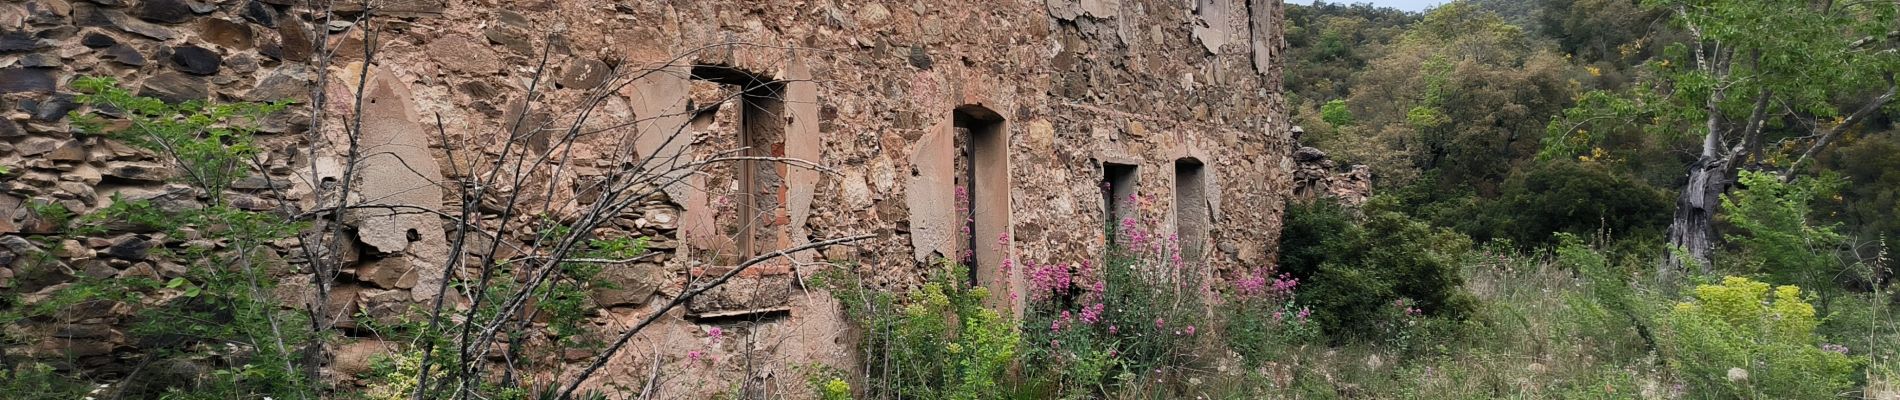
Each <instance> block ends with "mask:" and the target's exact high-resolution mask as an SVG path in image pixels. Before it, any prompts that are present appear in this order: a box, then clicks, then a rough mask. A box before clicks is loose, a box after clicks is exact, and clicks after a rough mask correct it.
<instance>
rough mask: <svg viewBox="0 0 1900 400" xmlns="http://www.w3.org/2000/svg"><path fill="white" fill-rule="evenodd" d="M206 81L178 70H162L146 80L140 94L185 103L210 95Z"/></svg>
mask: <svg viewBox="0 0 1900 400" xmlns="http://www.w3.org/2000/svg"><path fill="white" fill-rule="evenodd" d="M208 90H209V89H207V87H206V84H205V81H204V80H202V79H199V78H197V77H193V76H190V75H185V74H181V73H177V72H161V73H159V74H158V75H154V76H152V77H151V78H147V79H146V80H145V85H144V86H141V87H140V89H139V95H140V96H149V97H155V98H158V99H159V100H164V101H165V102H166V103H174V104H175V103H183V102H186V101H191V100H204V99H205V97H206V96H208V95H210V92H209V91H208Z"/></svg>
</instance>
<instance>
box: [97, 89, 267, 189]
mask: <svg viewBox="0 0 1900 400" xmlns="http://www.w3.org/2000/svg"><path fill="white" fill-rule="evenodd" d="M72 85H73V88H74V89H78V90H79V91H80V92H81V93H82V94H81V95H80V96H79V99H78V100H79V102H81V103H85V104H88V105H92V106H94V107H98V108H101V109H106V110H113V111H114V112H115V113H116V114H118V116H119V117H122V118H124V119H126V120H127V121H128V122H130V123H131V127H130V128H129V129H125V130H120V131H107V130H106V126H107V125H106V123H105V120H104V119H103V118H101V117H99V116H97V115H92V114H85V113H80V112H77V111H75V112H74V113H73V115H72V120H73V126H74V127H76V128H78V129H79V130H80V131H82V132H85V133H86V134H89V135H103V136H106V137H110V138H113V139H119V140H123V141H126V142H127V143H130V144H132V145H135V146H139V147H144V148H148V149H154V150H159V151H162V152H164V153H167V154H169V155H170V156H171V157H172V158H173V159H174V161H175V163H176V164H177V166H178V167H179V169H181V170H183V173H184V177H185V179H186V180H187V181H188V182H189V183H190V184H192V186H194V187H197V188H200V189H203V190H205V191H207V192H211V193H219V192H223V191H224V189H226V188H229V187H230V186H231V183H232V182H235V181H237V180H238V179H240V178H243V177H244V176H245V175H248V174H249V172H250V168H249V165H250V164H251V163H252V162H254V161H255V160H254V157H256V156H257V155H258V153H259V152H260V151H261V149H260V148H258V147H257V145H256V142H255V140H254V139H253V135H254V134H255V133H256V132H257V126H258V123H259V122H260V121H262V120H263V119H264V117H266V116H269V115H270V114H272V113H275V112H278V111H281V110H283V109H284V108H285V107H288V106H289V104H290V103H289V102H276V103H229V104H206V103H204V102H199V101H190V102H185V103H180V104H167V103H165V102H164V101H160V100H158V99H154V98H150V97H138V96H134V95H133V94H132V92H131V91H130V90H127V89H125V88H121V87H119V85H118V81H117V80H114V79H112V78H108V77H84V78H79V79H75V80H73V83H72Z"/></svg>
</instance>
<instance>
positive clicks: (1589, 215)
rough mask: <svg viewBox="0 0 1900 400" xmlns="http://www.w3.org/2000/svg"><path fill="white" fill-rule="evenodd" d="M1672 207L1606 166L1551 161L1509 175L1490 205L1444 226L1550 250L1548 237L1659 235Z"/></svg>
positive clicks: (1647, 188) (1659, 195)
mask: <svg viewBox="0 0 1900 400" xmlns="http://www.w3.org/2000/svg"><path fill="white" fill-rule="evenodd" d="M1673 205H1674V203H1673V199H1672V198H1671V197H1670V196H1669V194H1668V193H1667V192H1665V191H1663V190H1659V189H1656V188H1654V187H1651V186H1649V185H1647V184H1644V183H1643V182H1641V181H1639V180H1636V179H1633V178H1630V177H1627V176H1624V175H1623V174H1620V173H1617V172H1615V171H1612V170H1611V169H1610V168H1609V167H1608V166H1606V165H1603V164H1600V163H1591V162H1579V161H1572V160H1551V161H1543V162H1538V163H1535V164H1534V165H1532V166H1530V167H1529V168H1526V169H1523V170H1519V171H1517V172H1516V173H1513V174H1512V176H1511V178H1510V179H1509V180H1508V181H1506V182H1505V184H1504V188H1503V190H1502V193H1499V195H1498V197H1497V198H1496V199H1495V200H1491V201H1482V202H1479V204H1477V207H1475V208H1474V209H1472V210H1470V211H1471V212H1469V213H1468V214H1467V215H1464V216H1463V217H1464V218H1458V219H1457V222H1456V223H1454V224H1447V226H1454V227H1457V228H1459V230H1460V231H1463V232H1466V233H1468V234H1471V235H1473V236H1474V237H1475V238H1478V239H1481V240H1482V239H1492V238H1499V239H1510V240H1511V241H1513V242H1515V243H1517V244H1520V245H1543V244H1551V243H1552V237H1551V234H1553V233H1569V234H1574V235H1583V236H1590V235H1594V234H1597V233H1604V232H1607V233H1611V234H1615V235H1617V236H1619V237H1630V236H1644V235H1660V234H1661V233H1662V229H1663V228H1664V227H1666V226H1668V225H1669V210H1671V209H1672V208H1671V207H1672V206H1673ZM1447 222H1451V221H1447ZM1473 223H1483V224H1485V226H1472V224H1473Z"/></svg>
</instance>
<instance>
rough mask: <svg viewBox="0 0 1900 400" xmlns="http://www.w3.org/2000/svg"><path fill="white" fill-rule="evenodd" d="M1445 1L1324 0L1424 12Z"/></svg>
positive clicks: (1297, 0) (1296, 1)
mask: <svg viewBox="0 0 1900 400" xmlns="http://www.w3.org/2000/svg"><path fill="white" fill-rule="evenodd" d="M1446 1H1447V0H1326V2H1327V3H1347V4H1353V3H1372V4H1373V5H1376V6H1381V7H1392V8H1397V9H1400V10H1405V11H1424V10H1425V9H1426V8H1431V7H1432V6H1436V5H1439V4H1445V2H1446ZM1287 2H1288V3H1294V4H1313V0H1288V1H1287Z"/></svg>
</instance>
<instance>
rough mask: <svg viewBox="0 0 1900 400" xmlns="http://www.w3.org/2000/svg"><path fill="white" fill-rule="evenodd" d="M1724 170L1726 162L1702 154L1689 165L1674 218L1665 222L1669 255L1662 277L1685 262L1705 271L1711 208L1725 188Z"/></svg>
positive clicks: (1712, 228) (1712, 217) (1711, 232)
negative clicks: (1687, 177)
mask: <svg viewBox="0 0 1900 400" xmlns="http://www.w3.org/2000/svg"><path fill="white" fill-rule="evenodd" d="M1728 170H1729V169H1728V160H1727V159H1726V157H1720V156H1710V155H1703V156H1702V157H1701V158H1699V159H1697V160H1696V162H1695V164H1692V165H1690V166H1689V181H1688V183H1685V184H1683V186H1682V194H1681V195H1679V196H1678V197H1676V215H1675V219H1674V220H1672V221H1671V222H1670V223H1669V247H1670V254H1669V262H1668V263H1666V265H1665V267H1664V268H1666V270H1665V271H1662V272H1663V274H1664V275H1663V276H1669V275H1668V274H1669V273H1671V272H1674V271H1681V270H1683V269H1684V268H1686V267H1687V265H1686V264H1688V263H1694V264H1696V265H1699V266H1700V268H1701V271H1702V272H1703V273H1708V272H1709V268H1710V259H1709V250H1710V249H1711V247H1712V244H1711V243H1712V242H1713V241H1714V239H1713V238H1712V236H1714V235H1715V226H1714V225H1713V223H1714V222H1715V207H1716V205H1718V204H1720V203H1721V196H1722V191H1723V190H1725V189H1727V188H1728V182H1729V179H1728V176H1727V171H1728Z"/></svg>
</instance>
